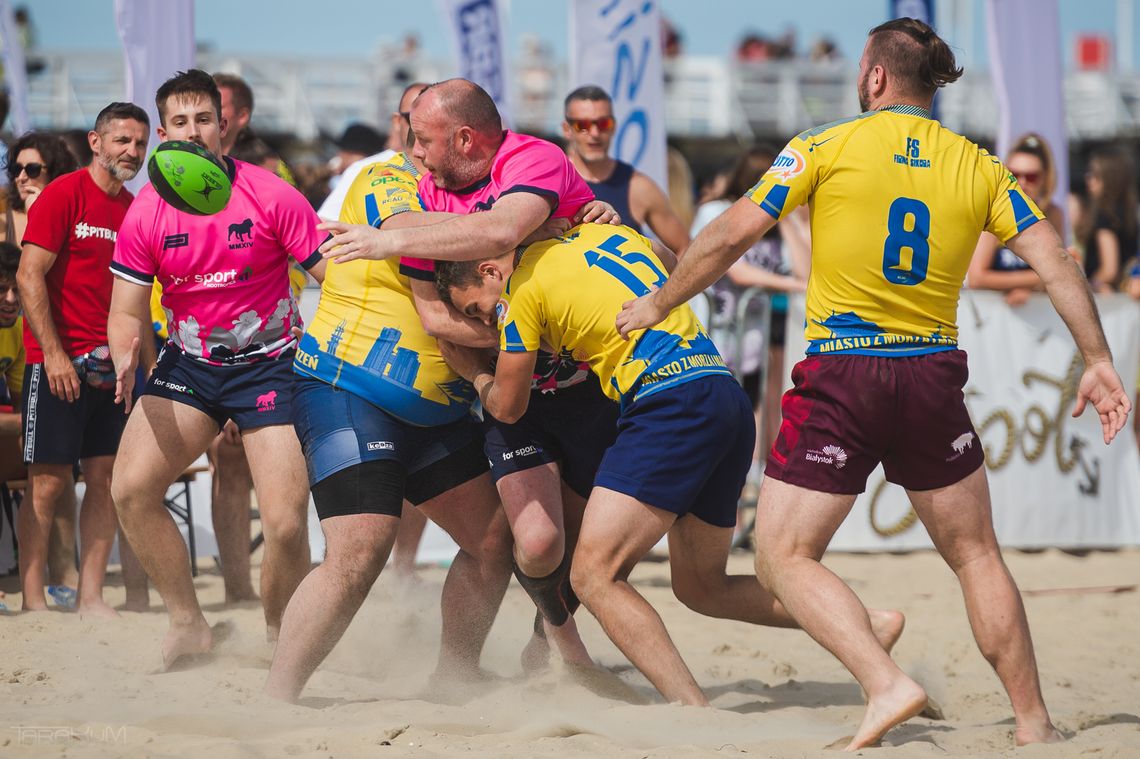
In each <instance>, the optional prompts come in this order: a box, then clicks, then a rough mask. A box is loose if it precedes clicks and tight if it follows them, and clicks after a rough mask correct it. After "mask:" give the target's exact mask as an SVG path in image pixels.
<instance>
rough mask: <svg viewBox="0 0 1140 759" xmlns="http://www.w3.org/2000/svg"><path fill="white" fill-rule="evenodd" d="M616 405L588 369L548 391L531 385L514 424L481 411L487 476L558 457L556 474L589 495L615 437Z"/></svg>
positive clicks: (556, 459) (585, 495)
mask: <svg viewBox="0 0 1140 759" xmlns="http://www.w3.org/2000/svg"><path fill="white" fill-rule="evenodd" d="M620 411H621V410H620V407H619V406H618V404H617V403H615V402H613V401H612V400H610V399H609V398H607V397H606V395H605V393H603V392H602V388H601V386H600V384H599V383H598V378H597V377H596V376H593V375H591V376H590V378H589V379H587V380H586V381H585V382H580V383H578V384H577V385H573V386H571V387H567V388H561V389H559V390H556V391H554V392H542V391H540V390H532V391H531V393H530V403H529V404H528V405H527V409H526V413H524V414H523V415H522V418H521V419H519V420H518V421H517V422H515V423H514V424H504V423H503V422H500V421H499V420H498V419H495V418H494V417H492V416H491V415H489V414H485V418H484V422H483V431H484V433H485V435H486V437H487V445H486V450H487V458H488V459H489V460H490V462H491V477H492V479H494V480H495V482H498V481H499V480H500V479H502V478H503V477H505V476H506V475H508V474H514V473H515V472H522V471H525V470H527V469H533V468H534V467H537V466H542V465H543V464H549V463H551V462H558V463H559V465H560V468H561V472H562V480H563V481H564V482H565V483H566V484H567V485H569V486H570V489H571V490H573V491H574V492H575V493H577V494H578V495H580V496H582V497H583V498H589V496H590V491H591V490H592V489H593V487H594V476H595V475H596V474H597V473H598V466H599V465H600V464H601V463H602V456H603V455H604V454H605V452H606V449H607V448H609V447H610V446H611V445H613V442H614V439H615V438H616V437H617V422H618V416H619V415H620Z"/></svg>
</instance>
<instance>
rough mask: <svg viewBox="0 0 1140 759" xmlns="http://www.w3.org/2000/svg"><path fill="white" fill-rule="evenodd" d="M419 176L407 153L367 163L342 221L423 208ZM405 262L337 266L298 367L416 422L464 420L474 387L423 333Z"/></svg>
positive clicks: (329, 272) (375, 221)
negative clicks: (403, 271)
mask: <svg viewBox="0 0 1140 759" xmlns="http://www.w3.org/2000/svg"><path fill="white" fill-rule="evenodd" d="M418 179H419V177H418V174H417V172H416V169H415V166H413V165H412V163H411V161H410V160H409V159H408V158H407V157H406V156H405V155H404V154H403V153H397V154H396V155H395V156H393V157H392V158H391V159H389V160H388V161H386V162H384V163H374V164H372V165H370V166H368V167H366V168H365V169H364V170H363V171H361V172H360V175H359V176H357V178H356V179H355V181H353V183H352V185H351V187H349V190H348V195H347V196H346V197H345V200H344V205H343V207H342V208H341V212H340V219H341V221H344V222H348V223H350V224H370V225H372V226H374V227H378V226H380V224H381V222H383V221H384V220H385V219H387V218H389V217H391V216H394V215H395V214H398V213H404V212H422V211H423V210H424V208H423V204H422V203H421V202H420V198H419V195H418V194H417V191H416V183H417V181H418ZM399 265H400V262H399V259H397V258H391V259H387V260H384V261H366V260H359V259H358V260H355V261H349V262H347V263H340V264H338V263H330V264H329V265H328V266H327V267H326V268H325V281H324V283H323V285H322V286H321V300H320V304H319V305H318V306H317V312H316V314H315V315H314V316H313V319H312V322H311V323H310V324H309V325H308V329H307V330H306V332H305V335H304V337H302V338H301V341H300V343H298V346H297V356H296V358H295V359H294V361H293V369H294V371H296V372H297V373H298V374H302V375H305V376H309V377H315V378H316V379H319V380H323V381H325V382H328V383H329V384H330V385H333V386H334V387H339V388H341V389H344V390H347V391H349V392H351V393H355V394H356V395H359V396H360V397H362V398H364V399H365V400H367V401H369V402H370V403H373V404H375V405H376V406H378V407H380V408H382V409H384V410H385V411H386V412H388V413H389V414H391V415H392V416H395V417H397V418H399V419H402V420H404V421H405V422H408V423H410V424H415V425H419V426H424V427H428V426H435V425H440V424H446V423H448V422H454V421H456V420H458V419H462V418H463V417H464V416H466V415H467V414H468V413H469V411H470V407H471V403H472V401H473V400H474V399H475V390H474V388H472V387H471V385H470V384H469V383H468V382H467V381H466V380H464V379H462V378H461V377H459V375H457V374H456V373H455V372H454V371H452V369H451V367H449V366H448V365H447V364H446V363H445V362H444V360H443V356H442V355H440V352H439V344H438V343H437V342H436V341H435V338H433V337H431V336H429V335H428V334H427V332H425V331H424V328H423V324H422V323H421V322H420V316H419V313H418V312H417V311H416V304H415V301H414V299H413V298H412V289H411V287H410V285H409V283H408V277H407V275H404V274H401V273H400V270H399Z"/></svg>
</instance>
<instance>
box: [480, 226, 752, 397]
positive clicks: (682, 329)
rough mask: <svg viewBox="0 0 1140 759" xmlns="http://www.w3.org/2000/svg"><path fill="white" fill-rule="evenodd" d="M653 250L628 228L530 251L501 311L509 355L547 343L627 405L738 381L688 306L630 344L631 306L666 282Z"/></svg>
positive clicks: (575, 234) (594, 231) (575, 235)
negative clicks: (700, 384) (625, 331)
mask: <svg viewBox="0 0 1140 759" xmlns="http://www.w3.org/2000/svg"><path fill="white" fill-rule="evenodd" d="M665 278H666V273H665V267H664V265H662V263H661V261H660V260H659V259H658V258H657V256H655V255H653V249H652V246H651V245H650V242H649V240H647V239H646V238H644V237H642V236H641V235H640V234H638V233H637V232H634V231H633V230H632V229H630V228H629V227H615V226H611V225H608V224H580V225H579V226H577V227H574V228H573V229H571V230H570V231H569V232H568V233H567V234H566V236H565V237H557V238H554V239H553V240H544V241H542V242H538V243H535V244H533V245H531V246H530V247H528V248H527V249H526V250H525V251H524V252H523V253H522V254H521V258H520V259H519V262H518V266H517V267H516V268H515V271H514V273H512V274H511V277H510V279H509V280H508V281H507V286H506V288H505V289H504V292H503V298H502V300H501V301H500V302H499V327H500V329H501V332H500V347H501V348H502V350H504V351H508V352H529V351H536V350H538V348H539V345H540V344H542V343H545V344H547V345H549V346H551V347H553V348H554V349H555V351H556V352H559V351H568V352H570V353H571V354H572V355H573V356H574V358H575V359H577V360H578V361H586V362H588V363H589V364H590V369H592V370H593V372H594V374H596V375H598V379H599V380H600V381H601V383H602V390H603V391H604V392H605V393H606V395H608V396H609V397H610V398H612V399H614V400H615V401H621V402H622V403H623V404H625V403H629V402H631V401H634V400H637V399H638V398H643V397H645V396H647V395H651V394H653V393H655V392H657V391H659V390H663V389H665V388H667V387H671V386H673V385H679V384H682V383H685V382H690V381H692V380H695V379H699V378H700V377H706V376H710V375H716V374H723V375H727V376H732V375H731V372H729V370H728V368H727V367H726V366H725V364H724V359H723V358H721V356H720V353H719V352H718V351H717V349H716V346H715V345H713V342H712V340H711V339H710V338H709V336H708V334H707V333H706V332H705V328H704V327H703V326H702V325H701V323H700V321H698V320H697V317H696V316H695V315H694V314H693V311H692V309H690V308H689V306H688V304H683V305H680V306H678V307H677V308H674V309H673V310H672V311H670V312H669V315H668V316H667V317H665V320H664V321H662V322H661V323H660V324H659V325H657V327H655V328H653V329H648V330H636V331H635V332H633V333H632V334H631V335H630V339H629V340H628V341H627V340H623V339H622V337H621V335H620V334H618V331H617V328H616V327H615V326H614V320H615V319H616V318H617V315H618V312H620V311H621V305H622V303H624V302H626V301H627V300H630V299H631V298H633V297H636V296H639V295H644V294H646V293H648V292H649V289H650V286H658V287H659V286H660V285H661V284H662V283H664V282H665Z"/></svg>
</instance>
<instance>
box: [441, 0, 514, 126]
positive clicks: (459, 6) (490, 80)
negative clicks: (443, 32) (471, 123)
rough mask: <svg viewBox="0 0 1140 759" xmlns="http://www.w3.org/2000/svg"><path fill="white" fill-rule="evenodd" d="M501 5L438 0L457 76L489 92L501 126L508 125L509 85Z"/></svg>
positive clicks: (491, 0) (495, 0)
mask: <svg viewBox="0 0 1140 759" xmlns="http://www.w3.org/2000/svg"><path fill="white" fill-rule="evenodd" d="M501 5H502V2H501V0H439V7H440V10H441V12H442V13H443V15H444V17H445V18H446V20H447V25H448V26H449V27H450V28H451V32H452V39H453V40H454V44H455V59H456V63H457V64H458V68H459V76H461V77H463V78H464V79H470V80H471V81H472V82H475V84H477V85H479V86H480V87H482V88H483V89H485V90H486V91H487V93H488V94H490V96H491V99H492V100H494V101H495V105H497V106H498V107H499V115H500V116H502V117H503V125H504V126H508V125H509V124H510V123H511V122H510V113H511V109H510V98H509V96H508V93H509V92H510V88H509V86H508V85H509V77H508V70H507V52H506V39H505V36H506V35H505V34H504V33H503V26H504V24H503V19H502V14H501V13H500V6H501Z"/></svg>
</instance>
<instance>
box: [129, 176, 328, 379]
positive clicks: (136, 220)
mask: <svg viewBox="0 0 1140 759" xmlns="http://www.w3.org/2000/svg"><path fill="white" fill-rule="evenodd" d="M225 160H226V162H227V163H228V164H229V166H230V177H231V179H232V180H233V192H232V194H231V196H230V202H229V204H228V205H227V206H226V208H225V210H223V211H220V212H219V213H216V214H214V215H212V216H195V215H192V214H188V213H184V212H182V211H178V210H176V209H174V208H173V207H172V206H171V205H170V204H168V203H167V202H166V201H164V200H162V198H160V197H159V196H158V193H157V192H155V190H154V188H153V187H151V186H150V185H147V186H146V187H144V188H143V189H142V191H141V192H140V193H139V195H138V198H136V199H135V201H134V203H132V204H131V207H130V209H129V210H128V211H127V216H126V219H124V220H123V226H122V229H120V230H119V236H118V240H117V241H116V243H115V256H114V259H113V261H112V263H111V271H112V272H114V274H115V275H116V276H118V277H122V278H123V279H125V280H128V281H130V282H134V283H136V284H139V285H146V286H150V285H151V284H152V283H153V282H154V281H155V279H157V280H158V282H159V284H161V285H162V307H163V310H165V311H166V320H167V324H168V325H169V332H170V342H171V343H172V344H173V345H174V346H176V347H177V348H179V349H180V350H182V351H183V352H185V353H186V354H187V355H190V356H192V357H194V358H196V359H198V360H201V361H205V362H207V363H210V364H233V363H240V362H245V361H254V360H258V359H263V358H276V357H277V356H279V355H281V353H282V352H284V351H286V350H288V349H290V348H292V347H293V346H294V344H295V343H296V339H295V338H294V337H293V334H292V332H291V328H292V327H302V326H303V325H302V321H301V314H300V311H299V309H298V308H297V301H296V300H295V299H294V297H293V292H292V289H291V288H290V286H289V258H290V257H292V258H293V259H295V260H296V261H298V262H299V263H300V264H301V266H303V267H304V268H306V269H310V268H312V267H313V266H315V265H316V264H317V263H318V262H319V261H320V260H321V256H320V254H319V253H318V252H317V248H318V247H320V244H321V242H322V240H323V239H324V235H323V234H322V233H320V232H318V231H317V224H319V223H320V219H319V218H317V214H316V212H315V211H314V210H313V208H312V206H310V205H309V203H308V201H306V200H305V198H304V197H303V196H302V195H301V193H299V192H298V191H297V190H296V189H295V188H293V187H292V186H290V185H289V184H288V183H287V182H285V181H283V180H282V179H280V178H279V177H278V176H277V175H275V174H273V173H272V172H269V171H266V170H265V169H262V168H260V167H258V166H253V165H251V164H248V163H245V162H243V161H235V160H233V159H231V158H226V159H225Z"/></svg>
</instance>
